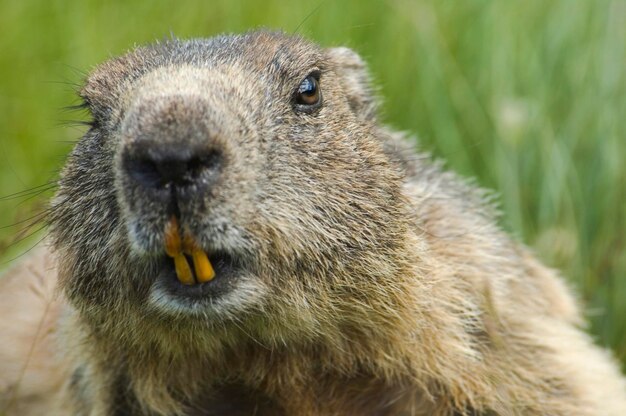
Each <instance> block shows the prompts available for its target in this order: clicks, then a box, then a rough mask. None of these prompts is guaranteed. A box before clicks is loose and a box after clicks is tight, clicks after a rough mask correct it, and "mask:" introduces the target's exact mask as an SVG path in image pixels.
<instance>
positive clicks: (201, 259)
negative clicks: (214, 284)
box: [191, 250, 215, 283]
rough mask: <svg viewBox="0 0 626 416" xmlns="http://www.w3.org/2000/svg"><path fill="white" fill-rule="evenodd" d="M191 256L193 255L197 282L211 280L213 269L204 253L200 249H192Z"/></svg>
mask: <svg viewBox="0 0 626 416" xmlns="http://www.w3.org/2000/svg"><path fill="white" fill-rule="evenodd" d="M191 256H192V257H193V267H194V269H195V270H196V278H197V279H198V282H200V283H205V282H208V281H211V280H213V278H214V277H215V270H213V266H211V262H210V261H209V258H208V257H207V255H206V253H205V252H204V251H202V250H194V251H193V253H192V254H191Z"/></svg>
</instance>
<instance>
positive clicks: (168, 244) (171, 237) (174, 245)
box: [165, 216, 182, 258]
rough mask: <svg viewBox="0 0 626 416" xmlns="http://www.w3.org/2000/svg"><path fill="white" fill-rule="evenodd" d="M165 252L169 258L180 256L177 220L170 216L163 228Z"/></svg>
mask: <svg viewBox="0 0 626 416" xmlns="http://www.w3.org/2000/svg"><path fill="white" fill-rule="evenodd" d="M165 252H166V253H167V255H168V256H170V257H174V258H175V257H176V256H178V255H179V254H182V248H181V241H180V234H179V232H178V220H177V219H176V217H175V216H172V218H171V219H170V221H169V222H168V223H167V225H166V226H165Z"/></svg>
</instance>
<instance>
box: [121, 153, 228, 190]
mask: <svg viewBox="0 0 626 416" xmlns="http://www.w3.org/2000/svg"><path fill="white" fill-rule="evenodd" d="M222 162H223V157H222V153H221V152H220V151H219V150H216V149H190V148H188V147H187V148H185V147H182V146H181V148H174V147H169V146H168V147H161V148H158V147H154V146H150V147H148V148H144V149H138V150H135V151H131V150H129V151H126V152H124V154H123V155H122V164H123V168H124V170H125V171H126V173H127V174H128V176H130V177H131V178H132V179H134V180H135V182H136V183H137V184H138V185H139V186H141V187H144V188H156V189H159V188H167V187H169V186H171V185H173V186H176V187H178V188H183V187H191V186H196V187H206V186H210V185H211V184H212V183H213V182H215V180H216V178H217V176H218V175H219V173H220V171H221V168H222Z"/></svg>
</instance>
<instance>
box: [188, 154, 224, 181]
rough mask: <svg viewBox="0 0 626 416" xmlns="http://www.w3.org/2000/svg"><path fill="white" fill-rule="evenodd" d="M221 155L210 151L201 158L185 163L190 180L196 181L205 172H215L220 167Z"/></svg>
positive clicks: (194, 158)
mask: <svg viewBox="0 0 626 416" xmlns="http://www.w3.org/2000/svg"><path fill="white" fill-rule="evenodd" d="M221 160H222V158H221V155H220V153H219V152H218V151H216V150H212V151H210V152H207V153H206V154H204V155H202V156H197V157H193V158H191V159H190V160H189V162H187V171H188V173H189V175H190V177H191V178H192V179H196V178H198V177H199V176H201V175H202V174H203V173H205V172H207V171H212V172H216V171H218V170H219V169H220V166H221Z"/></svg>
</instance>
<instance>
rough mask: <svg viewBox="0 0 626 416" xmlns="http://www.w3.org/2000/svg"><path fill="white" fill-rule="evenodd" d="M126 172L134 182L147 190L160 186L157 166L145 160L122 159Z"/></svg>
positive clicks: (160, 180)
mask: <svg viewBox="0 0 626 416" xmlns="http://www.w3.org/2000/svg"><path fill="white" fill-rule="evenodd" d="M124 165H125V166H124V167H125V169H126V172H128V174H129V175H130V177H131V178H133V179H134V180H135V181H137V182H138V183H140V184H141V185H142V186H144V187H147V188H156V187H159V186H162V176H161V172H160V169H159V167H158V165H157V164H156V163H155V162H154V161H152V160H150V159H146V158H130V157H126V158H124Z"/></svg>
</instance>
